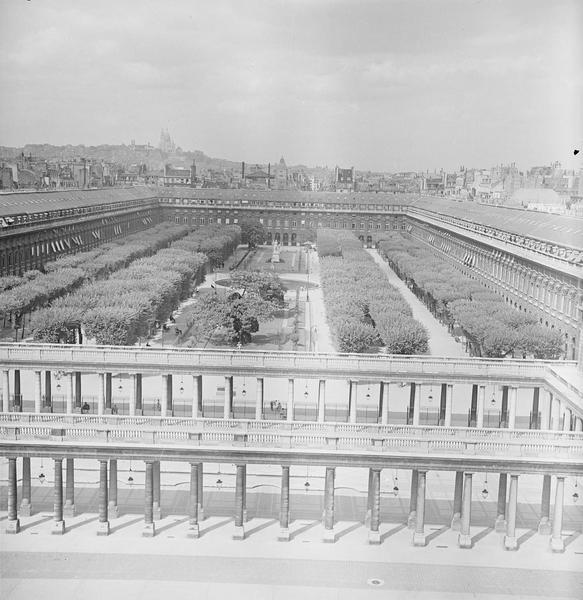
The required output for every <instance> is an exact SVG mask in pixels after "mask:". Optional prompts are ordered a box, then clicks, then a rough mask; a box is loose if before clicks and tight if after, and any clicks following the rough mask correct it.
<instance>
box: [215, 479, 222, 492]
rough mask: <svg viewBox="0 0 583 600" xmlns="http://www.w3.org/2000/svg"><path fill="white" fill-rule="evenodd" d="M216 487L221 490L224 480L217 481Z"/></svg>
mask: <svg viewBox="0 0 583 600" xmlns="http://www.w3.org/2000/svg"><path fill="white" fill-rule="evenodd" d="M216 486H217V490H220V489H221V488H222V487H223V480H222V479H220V478H219V479H217V481H216Z"/></svg>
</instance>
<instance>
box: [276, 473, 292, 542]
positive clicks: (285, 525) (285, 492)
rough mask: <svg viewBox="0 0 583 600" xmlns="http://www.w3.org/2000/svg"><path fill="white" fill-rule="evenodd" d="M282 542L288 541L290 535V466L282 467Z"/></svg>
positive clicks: (280, 518)
mask: <svg viewBox="0 0 583 600" xmlns="http://www.w3.org/2000/svg"><path fill="white" fill-rule="evenodd" d="M277 539H278V540H279V541H280V542H287V541H289V539H290V535H289V467H287V466H283V465H282V467H281V501H280V505H279V535H278V536H277Z"/></svg>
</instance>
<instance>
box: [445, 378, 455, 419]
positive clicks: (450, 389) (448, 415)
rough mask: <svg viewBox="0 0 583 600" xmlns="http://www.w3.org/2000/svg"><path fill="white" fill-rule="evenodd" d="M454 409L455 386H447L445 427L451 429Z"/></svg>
mask: <svg viewBox="0 0 583 600" xmlns="http://www.w3.org/2000/svg"><path fill="white" fill-rule="evenodd" d="M452 409H453V385H452V384H449V383H448V384H447V388H446V392H445V423H444V426H445V427H451V413H452Z"/></svg>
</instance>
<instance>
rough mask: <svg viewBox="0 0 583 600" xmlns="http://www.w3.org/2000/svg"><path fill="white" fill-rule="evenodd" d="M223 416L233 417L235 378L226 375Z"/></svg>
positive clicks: (225, 417) (226, 417)
mask: <svg viewBox="0 0 583 600" xmlns="http://www.w3.org/2000/svg"><path fill="white" fill-rule="evenodd" d="M223 418H224V419H232V418H233V378H232V377H225V397H224V403H223Z"/></svg>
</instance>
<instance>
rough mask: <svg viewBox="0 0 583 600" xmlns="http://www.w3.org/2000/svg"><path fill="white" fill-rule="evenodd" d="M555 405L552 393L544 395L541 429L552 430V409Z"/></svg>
mask: <svg viewBox="0 0 583 600" xmlns="http://www.w3.org/2000/svg"><path fill="white" fill-rule="evenodd" d="M552 405H553V395H552V394H551V392H548V391H547V392H546V393H545V394H543V402H542V406H541V425H540V428H541V429H550V428H551V407H552Z"/></svg>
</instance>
